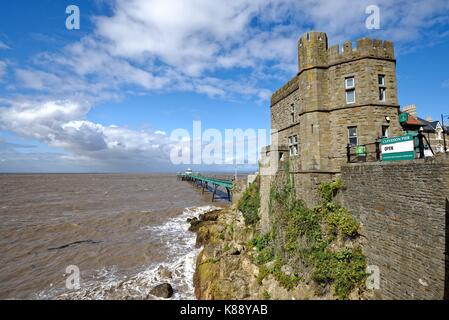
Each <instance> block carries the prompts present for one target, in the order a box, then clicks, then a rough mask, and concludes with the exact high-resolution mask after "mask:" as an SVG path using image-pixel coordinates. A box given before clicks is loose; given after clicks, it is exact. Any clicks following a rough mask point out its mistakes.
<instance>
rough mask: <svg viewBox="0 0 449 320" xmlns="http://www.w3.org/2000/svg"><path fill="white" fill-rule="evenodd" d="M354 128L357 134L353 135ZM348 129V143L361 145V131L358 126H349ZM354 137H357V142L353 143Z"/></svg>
mask: <svg viewBox="0 0 449 320" xmlns="http://www.w3.org/2000/svg"><path fill="white" fill-rule="evenodd" d="M354 128H355V136H353V137H351V135H350V132H351V129H354ZM347 130H348V144H349V145H351V146H358V145H359V132H358V128H357V126H349V127H348V128H347ZM354 137H355V139H356V143H355V144H352V143H351V138H354Z"/></svg>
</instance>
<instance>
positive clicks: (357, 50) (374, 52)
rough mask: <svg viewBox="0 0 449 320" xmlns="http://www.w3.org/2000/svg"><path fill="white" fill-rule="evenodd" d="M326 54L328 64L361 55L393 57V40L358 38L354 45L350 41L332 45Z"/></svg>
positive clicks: (357, 57)
mask: <svg viewBox="0 0 449 320" xmlns="http://www.w3.org/2000/svg"><path fill="white" fill-rule="evenodd" d="M327 56H328V65H333V64H336V63H340V62H343V61H346V60H355V59H359V58H362V57H373V58H381V59H391V60H394V59H395V56H394V46H393V42H391V41H388V40H384V41H382V40H379V39H369V38H362V39H358V40H357V41H356V45H355V46H353V43H352V42H351V41H346V42H345V43H343V45H341V46H340V45H338V44H337V45H334V46H332V47H330V48H329V49H328V50H327Z"/></svg>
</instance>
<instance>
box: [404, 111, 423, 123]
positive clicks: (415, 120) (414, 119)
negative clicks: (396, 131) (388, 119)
mask: <svg viewBox="0 0 449 320" xmlns="http://www.w3.org/2000/svg"><path fill="white" fill-rule="evenodd" d="M405 113H408V112H405ZM405 124H407V125H409V126H422V125H423V124H422V122H421V121H419V120H418V119H416V118H415V117H414V116H412V115H411V114H410V113H408V118H407V122H405Z"/></svg>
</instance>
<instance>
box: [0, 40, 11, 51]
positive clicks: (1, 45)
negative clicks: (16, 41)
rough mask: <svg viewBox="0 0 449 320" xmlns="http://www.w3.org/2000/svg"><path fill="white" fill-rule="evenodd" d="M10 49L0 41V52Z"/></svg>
mask: <svg viewBox="0 0 449 320" xmlns="http://www.w3.org/2000/svg"><path fill="white" fill-rule="evenodd" d="M7 49H11V48H10V47H9V46H8V45H7V44H6V43H4V42H3V41H1V40H0V50H7Z"/></svg>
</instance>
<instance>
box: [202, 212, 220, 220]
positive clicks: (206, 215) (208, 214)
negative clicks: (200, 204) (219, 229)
mask: <svg viewBox="0 0 449 320" xmlns="http://www.w3.org/2000/svg"><path fill="white" fill-rule="evenodd" d="M220 212H221V210H214V211H211V212H206V213H204V214H202V215H200V220H201V221H217V219H218V216H219V215H220Z"/></svg>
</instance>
